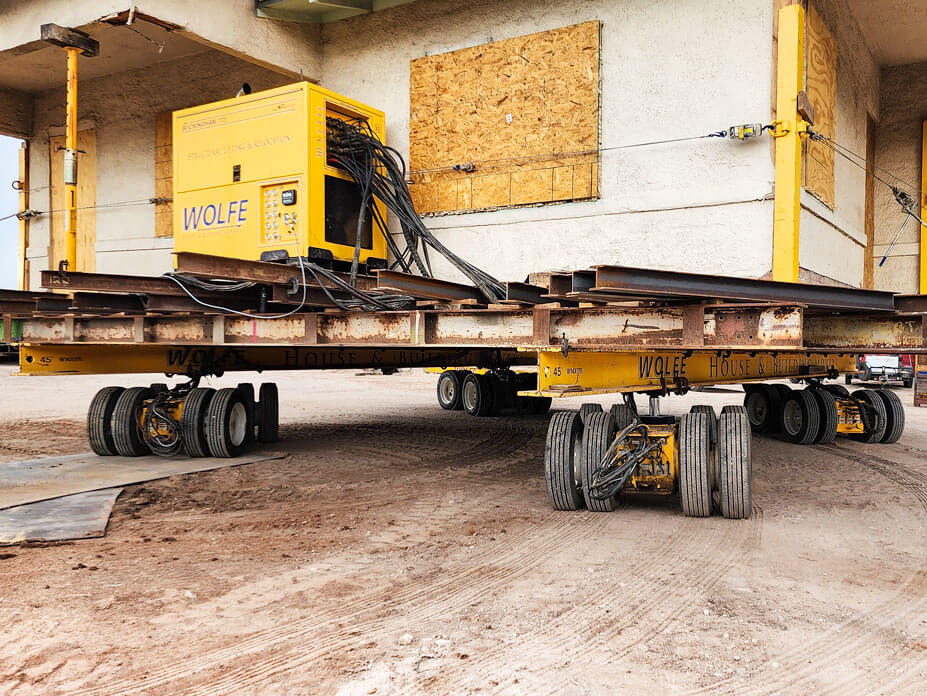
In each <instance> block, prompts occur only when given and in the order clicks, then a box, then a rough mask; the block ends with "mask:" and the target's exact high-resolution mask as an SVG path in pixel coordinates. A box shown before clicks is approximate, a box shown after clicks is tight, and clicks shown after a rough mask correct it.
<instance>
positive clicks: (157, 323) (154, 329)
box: [145, 317, 212, 343]
mask: <svg viewBox="0 0 927 696" xmlns="http://www.w3.org/2000/svg"><path fill="white" fill-rule="evenodd" d="M145 340H147V341H151V342H153V343H204V342H211V341H212V321H211V320H210V319H208V318H206V317H189V318H184V319H179V318H177V317H171V318H170V319H169V320H161V319H148V320H146V321H145Z"/></svg>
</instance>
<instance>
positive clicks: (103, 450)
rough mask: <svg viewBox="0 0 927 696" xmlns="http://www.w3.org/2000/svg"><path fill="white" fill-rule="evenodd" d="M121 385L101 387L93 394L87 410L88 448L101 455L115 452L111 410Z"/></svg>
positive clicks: (117, 398) (114, 405)
mask: <svg viewBox="0 0 927 696" xmlns="http://www.w3.org/2000/svg"><path fill="white" fill-rule="evenodd" d="M124 391H125V389H124V388H123V387H103V388H102V389H101V390H100V391H98V392H97V393H96V394H94V395H93V399H92V400H91V401H90V409H89V410H88V411H87V440H89V442H90V449H92V450H93V451H94V453H95V454H98V455H100V456H101V457H112V456H113V455H115V454H116V443H115V442H114V441H113V410H114V409H115V408H116V402H117V401H118V400H119V396H120V394H122V392H124Z"/></svg>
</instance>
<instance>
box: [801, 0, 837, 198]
mask: <svg viewBox="0 0 927 696" xmlns="http://www.w3.org/2000/svg"><path fill="white" fill-rule="evenodd" d="M805 66H806V68H805V70H806V77H805V91H806V92H807V93H808V97H809V98H810V99H811V104H812V105H813V106H814V130H815V131H817V132H818V133H822V134H824V135H826V136H827V137H828V138H833V137H834V133H835V131H836V123H837V115H836V103H837V42H836V41H834V37H833V35H832V34H831V33H830V30H829V29H828V28H827V26H826V25H825V24H824V21H823V20H822V19H821V15H819V14H818V13H817V12H816V11H815V9H814V7H813V6H809V7H808V12H807V14H806V15H805ZM803 148H804V153H805V158H804V174H805V181H804V185H805V189H807V190H808V192H810V193H811V194H813V195H814V196H815V197H817V198H819V199H820V200H821V201H822V202H824V203H825V204H826V205H828V206H829V207H831V208H833V207H834V151H833V150H832V149H831V148H830V147H828V146H827V144H825V143H820V142H814V141H812V140H808V139H805V141H804V144H803Z"/></svg>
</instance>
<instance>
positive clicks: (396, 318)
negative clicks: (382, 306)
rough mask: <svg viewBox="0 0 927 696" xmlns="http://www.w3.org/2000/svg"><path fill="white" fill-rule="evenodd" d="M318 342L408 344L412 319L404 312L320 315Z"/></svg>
mask: <svg viewBox="0 0 927 696" xmlns="http://www.w3.org/2000/svg"><path fill="white" fill-rule="evenodd" d="M318 316H319V324H318V342H319V343H344V344H376V343H387V344H392V343H411V342H412V341H411V319H410V315H409V314H407V313H398V314H391V313H388V312H383V313H380V314H360V313H358V314H320V315H318Z"/></svg>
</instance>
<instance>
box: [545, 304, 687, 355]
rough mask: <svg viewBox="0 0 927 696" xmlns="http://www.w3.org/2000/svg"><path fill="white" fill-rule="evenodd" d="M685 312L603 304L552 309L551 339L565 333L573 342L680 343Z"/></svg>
mask: <svg viewBox="0 0 927 696" xmlns="http://www.w3.org/2000/svg"><path fill="white" fill-rule="evenodd" d="M682 332H683V320H682V313H681V312H680V311H679V310H675V309H649V308H647V309H637V308H631V307H621V308H617V307H603V308H601V309H590V308H582V309H567V310H553V311H552V312H551V327H550V333H551V337H550V340H552V341H555V342H556V341H559V339H560V337H561V336H562V335H563V334H566V336H567V340H568V341H569V342H570V343H571V344H575V345H586V344H600V345H622V346H627V345H640V346H678V345H682V340H683V333H682Z"/></svg>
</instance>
